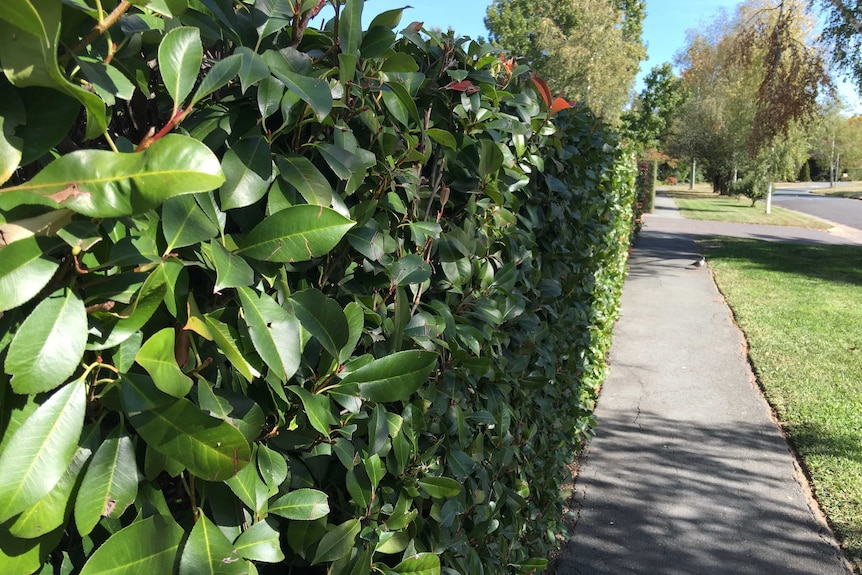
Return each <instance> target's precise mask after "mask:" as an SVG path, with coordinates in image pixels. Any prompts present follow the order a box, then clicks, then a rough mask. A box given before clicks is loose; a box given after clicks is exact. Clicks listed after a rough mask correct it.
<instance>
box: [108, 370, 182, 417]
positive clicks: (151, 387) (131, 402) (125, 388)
mask: <svg viewBox="0 0 862 575" xmlns="http://www.w3.org/2000/svg"><path fill="white" fill-rule="evenodd" d="M120 400H121V401H122V402H123V409H124V410H125V411H126V413H127V414H129V415H135V414H138V413H140V412H142V411H149V410H151V409H158V408H160V407H164V406H166V405H170V404H171V403H173V402H174V400H175V398H174V397H171V396H170V395H168V394H167V393H164V392H163V391H161V390H159V388H158V387H156V384H155V383H153V380H152V378H150V377H148V376H146V375H140V374H137V373H124V374H123V375H122V377H121V378H120Z"/></svg>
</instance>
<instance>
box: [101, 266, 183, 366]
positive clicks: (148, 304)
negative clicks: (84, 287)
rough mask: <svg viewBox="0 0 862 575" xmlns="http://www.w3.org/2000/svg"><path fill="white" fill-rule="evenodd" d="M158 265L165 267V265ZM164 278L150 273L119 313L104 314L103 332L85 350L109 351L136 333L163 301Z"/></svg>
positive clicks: (160, 274) (165, 288)
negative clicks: (112, 321) (132, 299)
mask: <svg viewBox="0 0 862 575" xmlns="http://www.w3.org/2000/svg"><path fill="white" fill-rule="evenodd" d="M159 265H165V263H162V264H159ZM166 277H167V274H164V273H157V272H153V273H151V274H150V275H149V276H147V279H146V280H145V281H144V285H143V286H141V289H140V290H138V293H137V295H136V296H135V300H134V301H133V302H132V303H131V304H129V305H127V306H126V307H125V308H124V309H122V310H121V311H119V312H116V313H112V314H104V315H106V317H105V320H106V326H105V328H104V331H103V332H102V333H101V337H100V338H98V339H93V340H91V341H90V343H89V344H88V345H87V349H91V350H96V351H98V350H102V349H110V348H112V347H114V346H115V345H119V344H120V343H122V342H124V341H126V339H128V338H129V337H131V336H132V335H134V334H135V333H137V331H138V330H139V329H141V328H142V327H143V326H144V324H146V323H147V321H149V319H150V318H151V317H152V316H153V314H154V313H155V312H156V309H158V307H159V306H160V305H161V304H162V301H164V298H165V293H166V292H167V285H166V284H165V279H166ZM116 317H119V319H118V320H116V321H114V323H111V320H113V319H114V318H116Z"/></svg>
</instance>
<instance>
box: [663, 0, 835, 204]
mask: <svg viewBox="0 0 862 575" xmlns="http://www.w3.org/2000/svg"><path fill="white" fill-rule="evenodd" d="M813 29H814V20H813V16H812V15H811V13H810V12H809V11H808V10H807V9H806V6H805V5H804V4H803V2H802V1H801V0H780V1H778V2H774V1H766V0H749V1H748V2H746V3H744V4H742V5H740V6H739V7H738V9H737V12H736V14H735V17H734V18H733V19H728V18H726V17H724V18H723V21H722V22H720V23H719V25H716V26H714V27H713V30H714V32H713V33H712V35H711V36H706V35H698V34H695V35H693V36H692V37H691V38H690V39H689V45H688V47H687V48H686V51H685V53H684V54H683V55H682V57H681V58H680V63H681V65H682V67H683V72H682V77H683V79H684V80H685V82H686V84H687V85H688V86H689V88H690V89H691V90H692V95H693V100H695V103H693V104H692V105H691V106H690V107H689V109H688V110H684V111H683V113H682V114H681V118H682V119H683V121H687V122H686V124H685V125H683V124H679V125H678V126H677V127H676V129H675V134H676V136H675V137H676V139H677V144H676V147H677V148H678V149H688V152H689V153H691V154H693V156H692V157H697V158H698V159H702V160H703V161H704V162H705V163H706V164H707V166H708V167H709V169H708V172H709V173H710V175H711V177H712V181H713V185H714V186H715V187H716V189H717V190H718V191H721V192H725V191H727V190H728V184H729V183H730V182H731V181H732V180H735V179H736V171H737V170H738V169H739V168H744V169H748V170H760V169H762V168H763V166H762V164H763V163H764V162H766V164H767V168H768V170H767V171H768V173H769V177H770V178H772V177H774V176H775V175H776V174H777V173H778V172H776V170H777V166H779V165H782V166H783V165H784V162H783V161H782V162H778V161H777V160H776V158H777V157H781V158H785V157H786V158H799V157H800V153H799V151H798V150H799V149H800V147H801V146H800V145H799V142H800V141H801V140H802V139H801V138H800V136H799V132H798V130H799V129H801V128H802V127H804V126H806V125H808V124H809V123H810V122H811V121H812V119H813V118H814V117H815V116H816V111H817V109H818V108H817V99H818V96H819V95H820V94H821V93H822V92H823V90H824V89H825V90H826V91H830V87H831V83H830V80H829V77H828V74H827V73H826V65H825V60H824V57H823V49H822V47H821V46H820V45H819V44H818V43H817V42H816V41H815V40H814V39H813V38H812V34H811V32H812V30H813ZM691 120H700V123H689V122H688V121H691ZM691 129H695V130H701V131H704V132H706V133H707V134H709V135H711V136H712V138H713V139H712V141H710V139H709V138H700V139H699V140H698V141H699V142H701V144H703V142H709V145H710V146H711V147H712V149H708V148H707V147H704V146H703V145H701V146H699V147H697V148H696V149H693V148H691V146H690V145H687V144H686V141H685V138H682V139H680V134H681V130H691ZM698 156H699V157H698ZM788 161H789V160H788ZM796 167H797V168H798V164H797V166H796ZM769 198H770V196H769V194H767V211H769Z"/></svg>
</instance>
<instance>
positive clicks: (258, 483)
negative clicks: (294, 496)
mask: <svg viewBox="0 0 862 575" xmlns="http://www.w3.org/2000/svg"><path fill="white" fill-rule="evenodd" d="M225 484H227V486H228V487H230V490H231V491H233V493H234V495H236V496H237V498H239V500H240V501H242V502H243V503H244V504H245V505H246V507H248V508H249V509H251V510H252V511H254V512H255V515H258V516H259V515H261V513H262V512H263V510H264V507H265V506H266V500H267V499H268V497H269V489H268V488H267V486H266V484H265V483H264V482H263V479H261V478H260V476H259V475H258V474H257V466H256V465H246V466H245V467H243V468H242V469H240V470H239V473H237V474H236V475H234V476H233V477H231V478H229V479H227V480H225Z"/></svg>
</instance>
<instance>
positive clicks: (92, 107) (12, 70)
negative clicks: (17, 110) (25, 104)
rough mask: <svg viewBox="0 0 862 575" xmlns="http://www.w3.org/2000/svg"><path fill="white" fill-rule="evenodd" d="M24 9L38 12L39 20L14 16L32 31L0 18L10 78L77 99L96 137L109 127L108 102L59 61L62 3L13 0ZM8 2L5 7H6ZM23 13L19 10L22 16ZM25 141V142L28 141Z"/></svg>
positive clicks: (1, 52)
mask: <svg viewBox="0 0 862 575" xmlns="http://www.w3.org/2000/svg"><path fill="white" fill-rule="evenodd" d="M10 1H11V2H13V3H14V5H17V6H18V7H19V8H22V9H24V11H25V12H29V13H30V14H32V11H35V12H36V13H37V14H38V15H39V22H38V24H37V23H36V22H35V21H34V20H32V18H31V17H27V16H26V15H25V16H23V17H20V18H13V19H14V20H16V21H18V22H20V23H22V24H25V25H26V26H27V27H28V28H27V29H29V30H30V33H28V32H25V31H24V30H22V29H21V28H18V27H17V25H15V24H12V23H10V20H11V19H6V21H3V19H0V38H4V39H5V38H8V39H10V40H11V41H9V40H6V41H3V42H0V63H2V66H3V72H4V73H5V75H6V78H8V79H9V81H10V82H11V83H12V84H13V85H15V86H16V87H19V88H25V87H30V86H42V87H45V88H53V89H54V90H59V91H60V92H64V93H65V94H67V95H69V96H71V97H72V98H74V99H76V100H77V101H78V102H79V103H80V104H83V106H84V108H85V109H86V111H87V129H86V133H85V139H91V138H95V137H96V136H98V135H100V134H102V133H103V132H104V131H105V129H106V127H107V119H106V117H105V103H104V102H103V101H102V99H101V98H100V97H99V96H97V95H96V94H94V93H93V92H91V91H89V90H87V89H85V88H83V87H82V86H80V85H77V84H74V83H72V82H70V81H69V79H68V78H67V77H66V76H65V74H64V73H63V70H62V69H61V68H60V66H59V64H58V61H57V53H58V47H59V46H58V41H59V38H60V27H61V19H62V15H63V11H62V4H61V3H58V2H55V1H53V0H25V1H26V2H27V4H29V7H27V8H25V7H24V4H23V3H22V0H10ZM7 4H8V3H5V4H4V6H3V8H4V11H5V10H6V5H7ZM20 15H21V14H19V16H20ZM25 145H26V144H25Z"/></svg>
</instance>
